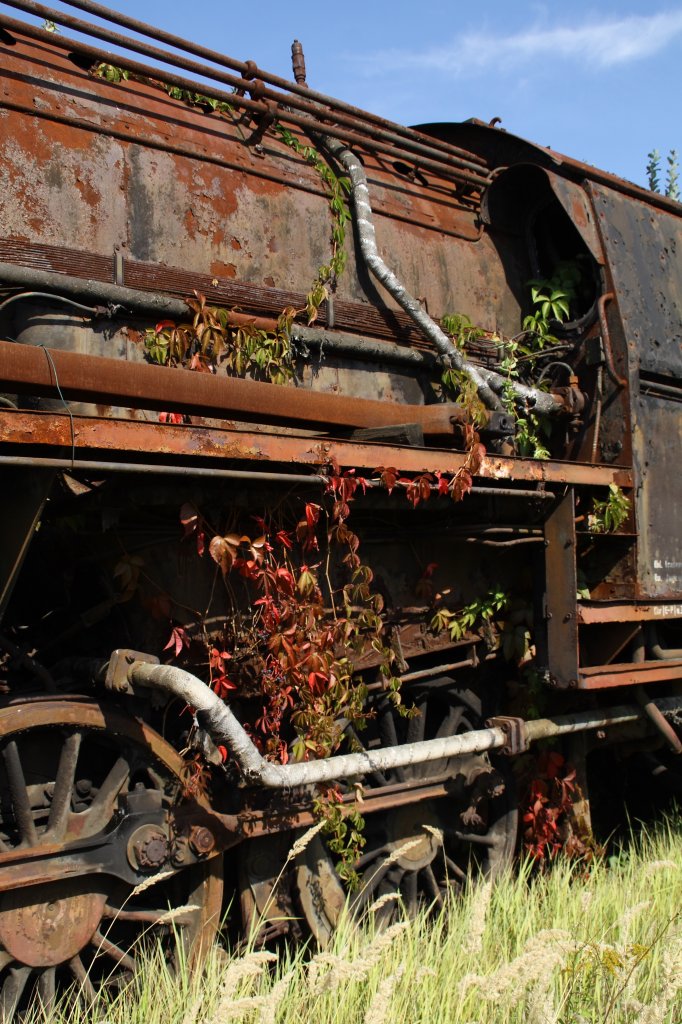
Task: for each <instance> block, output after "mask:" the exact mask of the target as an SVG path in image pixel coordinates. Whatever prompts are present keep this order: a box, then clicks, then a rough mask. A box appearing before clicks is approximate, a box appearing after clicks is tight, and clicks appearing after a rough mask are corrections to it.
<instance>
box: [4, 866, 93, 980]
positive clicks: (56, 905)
mask: <svg viewBox="0 0 682 1024" xmlns="http://www.w3.org/2000/svg"><path fill="white" fill-rule="evenodd" d="M84 887H85V886H84V882H79V881H72V882H60V883H59V885H58V887H57V886H54V885H36V886H30V887H26V888H22V889H16V890H14V891H11V892H6V893H3V895H2V896H1V897H0V943H2V945H3V946H4V947H5V949H6V950H7V952H8V953H11V955H12V956H13V957H14V958H15V960H18V961H19V962H20V963H24V964H27V965H28V966H29V967H54V966H56V965H57V964H62V963H65V962H66V961H68V960H70V959H71V958H72V957H74V956H75V955H76V954H77V953H78V952H79V950H81V949H82V948H83V946H85V945H86V943H88V942H89V941H90V939H91V938H92V936H93V935H94V933H95V931H96V930H97V926H98V924H99V922H100V921H101V919H102V912H103V910H104V904H105V903H106V896H105V894H104V893H98V892H88V891H84Z"/></svg>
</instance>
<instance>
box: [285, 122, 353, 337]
mask: <svg viewBox="0 0 682 1024" xmlns="http://www.w3.org/2000/svg"><path fill="white" fill-rule="evenodd" d="M275 131H276V133H277V135H278V136H279V138H280V139H281V140H282V142H283V143H284V144H285V145H287V146H289V147H290V149H293V151H294V152H295V153H298V155H299V156H302V157H303V159H304V160H305V161H306V163H308V164H310V166H311V167H313V168H314V169H315V171H317V173H318V175H319V176H320V178H321V180H322V182H323V184H324V186H325V188H326V189H327V191H328V193H329V209H330V210H331V214H332V231H331V242H332V252H331V256H330V258H329V260H328V261H327V263H323V264H322V266H321V267H319V269H318V271H317V276H316V278H315V281H314V282H313V285H312V288H311V289H310V291H309V292H308V295H307V297H306V313H307V315H308V323H309V324H312V323H314V322H315V320H316V319H317V317H318V313H319V307H320V306H321V305H322V303H323V302H324V301H325V299H328V298H329V294H330V291H333V290H334V289H335V288H336V284H337V282H338V279H339V278H340V277H341V275H342V273H343V271H344V270H345V267H346V261H347V259H348V254H347V252H346V250H345V248H344V242H345V238H346V225H347V224H348V222H349V221H350V219H351V217H350V211H349V209H348V203H347V201H346V196H348V195H349V194H350V190H351V184H350V180H349V179H348V178H345V177H341V178H339V177H338V176H337V175H336V174H335V173H334V171H333V170H332V168H331V167H330V166H329V164H328V163H327V162H326V161H325V160H324V159H323V157H321V156H320V154H319V153H318V151H317V150H316V149H315V148H314V147H313V146H306V145H304V144H303V143H302V142H301V141H300V139H298V138H296V136H295V135H294V134H293V132H291V131H290V130H289V129H288V128H285V127H284V125H282V124H279V123H278V124H276V125H275Z"/></svg>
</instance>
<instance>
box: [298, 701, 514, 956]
mask: <svg viewBox="0 0 682 1024" xmlns="http://www.w3.org/2000/svg"><path fill="white" fill-rule="evenodd" d="M415 704H416V706H417V707H418V708H419V709H420V715H419V717H418V718H417V717H415V718H413V719H409V720H407V721H406V720H404V719H400V718H399V717H398V716H397V715H396V714H395V712H394V710H393V709H392V708H391V707H390V706H389V705H388V704H387V703H385V704H384V705H383V706H382V707H381V709H380V711H379V713H378V716H377V721H376V726H377V730H376V731H377V738H378V739H380V741H381V743H382V745H384V746H386V745H389V744H390V745H396V744H400V743H412V742H417V741H419V740H421V739H430V738H433V737H443V736H450V735H456V734H458V733H464V732H469V731H470V730H471V729H475V728H478V727H479V725H480V704H479V702H478V700H477V698H476V696H475V695H474V694H473V693H471V692H470V691H461V690H452V689H450V690H447V691H445V692H436V693H435V694H434V693H428V692H423V693H422V695H421V696H420V695H418V694H417V695H415ZM353 739H354V740H355V741H357V737H353ZM375 742H376V740H375ZM367 745H368V746H371V743H369V744H367ZM444 777H446V778H449V782H448V783H447V785H448V790H449V792H448V795H447V796H443V797H438V798H434V799H429V800H426V801H420V802H415V803H412V804H407V805H405V806H399V807H396V808H395V809H393V810H389V811H388V812H383V813H375V814H372V815H371V816H370V817H368V818H367V821H366V828H365V838H366V846H365V848H364V850H363V852H362V856H361V857H360V859H359V860H358V862H357V864H356V870H357V871H358V873H359V875H360V886H359V888H358V890H357V891H356V892H355V893H353V894H351V896H350V900H349V908H350V911H351V913H352V914H353V915H354V916H356V917H358V916H361V915H363V914H364V913H366V912H367V911H368V908H370V907H376V906H377V904H379V907H378V909H377V910H376V912H375V919H376V920H377V921H378V922H379V923H380V924H386V923H388V922H390V921H391V920H392V919H393V918H394V917H395V916H396V915H397V914H399V913H404V912H407V913H408V914H409V915H410V916H414V915H416V914H417V913H418V912H419V910H420V909H422V908H426V907H439V906H442V905H443V902H444V899H445V896H446V893H447V891H448V890H449V889H453V888H454V889H456V890H462V889H464V887H465V886H467V885H469V884H470V883H471V882H472V881H475V880H476V879H477V878H481V877H485V878H494V877H495V876H496V875H498V874H499V873H500V872H501V871H502V870H503V869H504V868H505V867H506V866H507V865H508V864H509V862H510V860H511V858H512V857H513V854H514V850H515V846H516V834H517V811H516V807H515V801H514V794H513V785H512V782H511V779H510V777H509V773H508V772H507V771H506V770H505V769H500V767H499V766H497V765H493V763H492V762H491V761H490V759H489V758H488V756H487V755H471V756H468V757H464V758H457V759H449V760H443V761H438V762H431V763H428V764H423V765H416V766H411V767H408V768H404V769H397V770H396V771H394V772H391V773H385V774H381V775H380V774H378V773H377V774H376V775H374V776H373V777H371V778H367V779H365V780H364V782H365V785H366V786H369V785H372V786H373V787H379V788H382V787H383V786H389V785H392V786H394V785H395V784H396V783H397V782H402V783H404V784H406V785H409V784H410V783H412V784H414V782H415V781H419V782H422V781H423V782H424V784H429V783H431V782H435V781H441V780H442V779H443V778H444ZM295 886H296V891H297V895H298V899H299V902H300V905H301V909H302V911H303V916H304V918H305V920H306V923H307V924H308V926H309V928H310V929H311V931H312V933H313V935H314V936H315V938H316V939H317V941H318V942H319V943H320V944H321V945H325V944H326V943H327V942H328V941H329V939H330V937H331V935H332V933H333V931H334V928H335V926H336V924H337V923H338V919H339V916H340V914H341V912H342V908H343V907H344V905H345V892H344V890H343V886H342V885H341V882H340V880H339V878H338V875H337V874H336V871H335V870H334V865H333V859H332V857H331V856H330V855H329V852H328V851H327V849H326V846H325V844H324V842H323V840H322V839H321V838H320V837H319V836H316V837H315V838H314V840H313V841H312V843H310V845H309V846H308V847H307V848H306V849H305V850H304V851H303V852H302V854H301V855H300V856H299V857H298V858H297V864H296V877H295Z"/></svg>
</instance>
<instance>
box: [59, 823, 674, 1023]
mask: <svg viewBox="0 0 682 1024" xmlns="http://www.w3.org/2000/svg"><path fill="white" fill-rule="evenodd" d="M681 915H682V821H679V820H674V821H673V820H670V821H669V822H668V823H667V825H664V826H662V827H659V828H658V829H657V830H656V832H654V833H652V834H646V833H645V834H643V835H640V836H639V838H638V839H637V840H636V841H633V844H632V846H631V847H630V849H629V851H628V852H627V854H623V855H621V856H620V857H619V858H617V859H615V862H614V860H613V859H612V861H611V862H608V861H606V862H604V863H598V864H596V865H594V866H593V867H592V869H591V871H590V872H589V874H588V875H586V876H582V875H581V870H580V868H578V867H575V866H574V867H572V866H571V865H570V864H568V863H566V862H558V863H557V864H556V865H555V866H554V867H553V869H552V871H551V872H549V873H548V874H546V875H544V876H540V875H533V874H532V872H531V871H530V870H529V868H528V866H526V867H525V868H522V870H521V871H520V872H517V873H516V874H510V875H509V876H508V877H506V878H503V879H502V880H501V881H500V882H499V883H498V884H496V885H495V886H494V887H492V888H491V887H490V886H487V885H485V884H484V885H480V886H478V887H477V888H474V889H473V890H472V891H471V893H470V895H468V896H467V897H466V898H465V899H463V900H457V899H455V898H453V899H452V900H451V901H450V902H449V905H448V906H447V907H446V908H445V910H444V911H443V912H442V913H439V914H437V915H435V916H434V915H430V916H429V915H426V914H425V915H423V916H421V917H419V918H418V919H417V920H415V921H407V920H403V919H401V917H400V914H398V919H397V920H396V921H395V923H393V924H392V925H391V926H390V927H389V928H388V929H386V930H384V931H379V930H376V929H375V928H374V926H373V921H372V915H371V914H369V915H367V916H366V919H365V920H364V921H363V922H361V924H360V926H359V927H358V926H357V925H352V924H351V923H350V922H345V923H342V924H341V927H340V928H339V930H338V932H337V933H336V935H335V938H334V940H333V943H332V945H331V946H330V948H328V949H327V950H325V951H324V952H315V951H314V950H311V949H305V948H301V947H298V948H292V949H286V948H285V949H284V950H283V951H282V952H281V953H280V954H279V956H277V957H276V956H275V954H273V953H268V952H264V951H256V950H246V951H242V952H241V953H240V955H238V956H231V955H230V954H229V953H226V952H225V951H224V950H222V949H220V948H219V947H218V946H216V947H215V949H214V950H213V951H212V953H211V955H210V957H209V959H208V962H207V964H206V967H205V969H204V971H203V972H202V973H201V975H200V976H199V975H195V976H194V977H190V976H189V974H188V972H187V971H183V972H181V974H180V977H177V976H176V977H173V976H171V975H170V973H169V972H168V971H167V969H166V968H165V966H164V964H163V963H162V962H161V961H160V958H157V959H156V960H152V961H150V963H149V969H148V971H146V972H144V975H143V976H142V977H141V978H140V979H139V980H138V981H136V982H135V983H134V984H132V985H131V987H130V988H129V989H128V990H126V991H125V992H123V993H121V994H120V995H119V996H117V997H116V998H115V999H114V1000H110V1001H108V1002H104V1001H103V1002H102V1004H101V1005H100V1006H97V1007H95V1008H94V1009H93V1008H91V1009H90V1010H88V1011H85V1010H81V1011H78V1010H74V1009H73V1008H72V1007H71V1008H70V1009H69V1010H68V1012H67V1011H66V1010H64V1011H63V1014H61V1015H60V1011H59V1010H56V1011H54V1012H53V1013H52V1014H51V1016H50V1018H49V1020H50V1024H57V1022H58V1021H59V1022H61V1021H62V1020H63V1024H67V1020H68V1024H85V1022H86V1021H87V1022H88V1024H90V1022H92V1021H103V1020H106V1021H107V1022H109V1024H138V1022H139V1024H222V1022H223V1021H225V1022H228V1021H243V1022H248V1024H256V1022H259V1024H384V1022H391V1024H393V1022H401V1024H402V1022H403V1021H406V1022H409V1024H470V1022H477V1024H587V1022H590V1024H593V1022H594V1024H634V1022H638V1024H680V1022H681V1021H682V916H681ZM43 1019H44V1018H43Z"/></svg>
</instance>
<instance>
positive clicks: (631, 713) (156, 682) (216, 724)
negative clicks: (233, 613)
mask: <svg viewBox="0 0 682 1024" xmlns="http://www.w3.org/2000/svg"><path fill="white" fill-rule="evenodd" d="M121 653H122V652H121ZM128 682H129V683H130V684H131V685H132V687H133V690H137V689H144V688H145V687H147V688H151V689H155V690H160V691H161V692H162V693H165V694H166V695H167V696H169V697H175V698H178V699H179V700H182V701H184V702H185V703H187V704H189V705H190V706H191V707H193V708H194V709H195V711H196V714H197V720H198V722H199V724H200V725H201V727H202V728H203V729H205V730H206V732H208V734H209V735H210V737H211V739H212V740H213V741H214V742H215V743H216V744H222V745H224V746H226V747H227V748H228V750H229V752H230V754H231V756H232V758H233V759H234V761H235V762H236V764H237V766H238V767H239V769H240V771H241V773H242V775H243V776H244V781H245V782H246V783H248V784H249V785H252V786H262V787H264V788H267V789H289V788H294V787H296V786H310V785H314V784H317V783H322V782H332V781H336V780H338V779H348V778H351V777H353V776H357V775H365V774H367V773H369V772H376V771H387V770H390V769H391V768H403V767H406V766H408V765H414V764H424V763H426V762H428V761H439V760H441V759H442V758H450V757H460V756H462V755H465V754H480V753H483V752H484V751H486V750H500V749H502V748H508V746H509V740H510V732H509V729H508V728H505V727H504V725H503V724H496V721H495V720H492V722H491V724H490V725H489V726H488V728H485V729H475V730H473V731H472V732H468V733H463V734H461V735H456V736H446V737H444V738H442V739H432V740H423V741H421V742H420V743H405V744H402V745H401V746H395V747H383V748H381V749H379V750H371V751H363V752H361V753H355V754H338V755H334V756H333V757H328V758H325V759H324V760H320V761H306V762H299V763H297V764H287V765H280V764H273V763H272V762H270V761H266V760H265V758H263V757H262V755H261V754H260V752H259V751H258V749H257V748H256V746H255V745H254V743H253V741H252V740H251V738H250V737H249V736H248V734H247V733H246V731H245V730H244V728H243V727H242V725H241V724H240V722H239V721H238V720H237V719H236V718H235V716H234V714H233V713H232V711H231V710H230V708H229V707H228V706H227V705H226V704H225V703H224V702H223V701H222V700H221V698H220V697H218V696H217V694H215V693H214V692H213V691H212V690H211V689H209V687H208V686H207V685H206V683H204V682H203V681H202V680H201V679H198V678H197V677H196V676H194V675H192V673H191V672H186V671H185V670H184V669H181V668H177V667H175V666H172V665H158V664H157V665H154V664H149V663H148V662H141V661H134V662H133V663H132V664H131V665H130V668H129V670H128ZM655 704H656V707H657V708H658V709H659V710H660V711H661V712H662V713H663V714H675V713H680V712H682V697H667V698H665V699H662V700H657V701H655ZM640 720H642V721H647V719H646V716H645V712H644V710H643V709H642V708H641V707H639V706H638V705H636V704H624V705H619V706H617V707H612V708H605V709H596V710H591V711H579V712H575V713H574V714H568V715H557V716H555V717H554V718H539V719H536V720H534V721H531V722H523V721H521V720H515V725H516V742H517V743H518V746H519V748H520V749H526V747H527V746H528V744H529V743H532V742H534V741H535V740H539V739H550V738H552V737H554V736H565V735H567V734H568V733H576V732H585V731H587V730H589V729H606V728H609V727H618V726H622V725H627V724H631V723H633V722H637V721H640Z"/></svg>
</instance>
